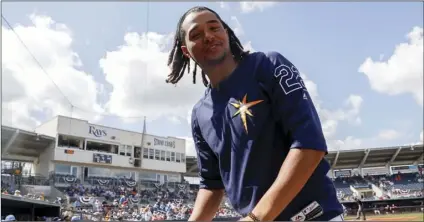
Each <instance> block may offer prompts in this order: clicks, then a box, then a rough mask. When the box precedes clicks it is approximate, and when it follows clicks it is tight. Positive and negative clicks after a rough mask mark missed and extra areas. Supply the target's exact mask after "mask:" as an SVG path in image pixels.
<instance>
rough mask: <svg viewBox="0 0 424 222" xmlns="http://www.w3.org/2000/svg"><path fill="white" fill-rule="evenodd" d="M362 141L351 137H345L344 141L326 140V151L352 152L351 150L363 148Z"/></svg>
mask: <svg viewBox="0 0 424 222" xmlns="http://www.w3.org/2000/svg"><path fill="white" fill-rule="evenodd" d="M362 143H363V142H362V140H361V139H359V138H355V137H353V136H347V137H346V138H345V139H341V140H340V139H335V140H328V141H327V144H328V149H329V150H331V151H335V150H352V149H359V148H363V147H361V146H362Z"/></svg>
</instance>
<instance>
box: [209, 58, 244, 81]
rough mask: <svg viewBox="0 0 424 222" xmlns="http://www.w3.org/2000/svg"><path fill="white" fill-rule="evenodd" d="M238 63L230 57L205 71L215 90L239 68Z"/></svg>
mask: <svg viewBox="0 0 424 222" xmlns="http://www.w3.org/2000/svg"><path fill="white" fill-rule="evenodd" d="M237 65H238V63H237V62H236V61H235V60H234V58H233V57H232V56H229V57H228V58H227V59H225V60H224V61H223V62H222V63H221V64H218V65H214V66H212V67H208V68H206V69H205V73H206V74H207V76H208V78H209V81H210V84H211V86H212V87H213V88H215V87H216V86H217V85H219V83H220V82H221V81H223V80H225V79H226V78H227V77H228V76H230V75H231V73H233V71H234V70H235V69H236V68H237Z"/></svg>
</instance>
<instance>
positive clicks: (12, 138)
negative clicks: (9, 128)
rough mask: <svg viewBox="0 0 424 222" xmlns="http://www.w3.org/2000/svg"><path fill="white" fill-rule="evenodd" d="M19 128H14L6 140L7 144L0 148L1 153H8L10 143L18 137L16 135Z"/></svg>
mask: <svg viewBox="0 0 424 222" xmlns="http://www.w3.org/2000/svg"><path fill="white" fill-rule="evenodd" d="M19 132H20V131H19V129H16V130H15V132H14V133H13V135H12V137H11V138H10V139H9V141H8V142H7V144H6V146H5V147H2V149H1V153H2V154H3V153H8V152H9V149H10V147H12V144H13V142H15V140H16V138H17V137H18V135H19Z"/></svg>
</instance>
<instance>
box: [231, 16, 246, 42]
mask: <svg viewBox="0 0 424 222" xmlns="http://www.w3.org/2000/svg"><path fill="white" fill-rule="evenodd" d="M231 21H232V22H233V24H234V25H233V31H234V34H236V36H237V37H240V36H243V35H244V30H243V27H242V26H241V24H240V22H239V20H238V19H237V17H236V16H231Z"/></svg>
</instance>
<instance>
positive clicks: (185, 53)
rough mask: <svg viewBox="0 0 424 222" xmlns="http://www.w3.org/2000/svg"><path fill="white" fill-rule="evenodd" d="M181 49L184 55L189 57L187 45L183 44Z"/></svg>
mask: <svg viewBox="0 0 424 222" xmlns="http://www.w3.org/2000/svg"><path fill="white" fill-rule="evenodd" d="M181 51H183V54H184V56H185V57H187V58H191V55H190V53H189V52H188V49H187V46H185V45H183V46H181Z"/></svg>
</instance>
